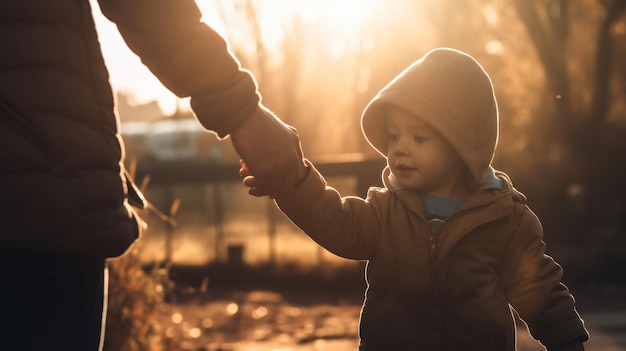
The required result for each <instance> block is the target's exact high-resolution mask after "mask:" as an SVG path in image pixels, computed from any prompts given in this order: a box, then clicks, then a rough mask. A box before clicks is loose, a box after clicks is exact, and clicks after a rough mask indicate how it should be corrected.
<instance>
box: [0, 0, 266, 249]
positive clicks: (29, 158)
mask: <svg viewBox="0 0 626 351" xmlns="http://www.w3.org/2000/svg"><path fill="white" fill-rule="evenodd" d="M99 4H100V8H101V10H102V11H103V13H104V14H105V15H106V16H107V17H108V19H109V20H111V21H113V22H114V23H115V24H116V25H117V27H118V29H119V30H120V33H121V34H122V36H123V37H124V39H125V41H126V43H127V44H128V46H129V47H130V48H131V49H132V50H133V51H134V52H135V53H136V54H137V55H138V56H139V57H140V58H141V59H142V62H143V63H144V64H146V65H147V66H148V68H149V69H150V70H151V71H152V72H153V73H154V74H155V75H156V76H157V77H158V78H159V79H160V80H161V82H162V83H163V84H164V85H165V86H166V87H167V88H169V89H170V90H171V91H173V92H174V93H175V94H177V95H178V96H180V97H189V96H190V97H191V105H192V108H193V110H194V112H195V113H196V115H197V117H198V119H199V120H200V122H201V123H202V124H203V125H204V126H205V127H207V128H208V129H210V130H213V131H215V132H216V133H218V134H219V135H220V136H221V137H224V136H226V135H227V134H228V133H229V132H230V131H231V130H232V129H233V128H234V127H235V126H236V125H237V124H239V123H240V122H241V121H243V119H244V118H246V117H247V116H249V115H251V114H252V112H253V111H255V109H258V108H259V100H260V97H259V95H258V94H257V87H256V83H255V82H254V80H253V78H252V76H251V75H250V74H248V72H246V71H244V70H241V69H240V67H239V63H238V62H237V61H236V60H235V58H234V57H233V56H232V55H231V54H230V53H229V51H228V48H227V44H226V42H225V41H224V40H223V39H222V38H221V37H220V36H219V35H218V34H217V33H216V32H214V31H213V30H212V29H210V28H209V27H208V26H207V25H205V24H204V23H202V22H200V18H201V16H202V14H201V12H200V11H199V9H198V8H197V6H196V3H195V2H194V1H193V0H176V1H153V0H132V1H128V0H100V1H99ZM1 7H2V11H0V34H1V35H0V47H1V48H2V55H0V201H1V203H2V206H1V210H0V247H2V248H12V249H16V248H17V249H26V250H33V251H46V252H54V253H63V254H71V255H80V256H87V257H91V258H104V257H113V256H117V255H120V254H122V253H123V252H125V250H126V249H127V248H128V247H129V245H130V244H131V243H132V242H133V241H134V240H135V239H136V238H137V234H138V230H137V223H136V221H135V220H134V218H133V216H132V213H131V209H130V207H129V205H128V200H127V197H128V196H127V194H128V192H127V191H128V188H127V179H125V177H124V172H123V164H122V161H123V157H124V151H123V146H122V142H121V138H120V135H119V121H118V118H117V116H116V114H115V112H114V111H115V110H114V98H113V94H112V91H111V87H110V85H109V80H108V78H109V77H108V72H107V69H106V67H105V64H104V60H103V58H102V55H101V52H100V46H99V43H98V37H97V33H96V29H95V25H94V22H93V19H92V14H91V11H92V10H91V8H90V4H89V1H88V0H59V1H48V0H7V1H3V2H2V5H1Z"/></svg>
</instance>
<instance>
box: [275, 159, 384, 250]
mask: <svg viewBox="0 0 626 351" xmlns="http://www.w3.org/2000/svg"><path fill="white" fill-rule="evenodd" d="M307 165H308V167H309V168H310V171H309V174H308V176H307V177H306V179H305V180H304V182H303V183H302V184H300V185H299V186H298V187H297V188H296V189H294V190H293V191H292V192H289V193H283V194H281V195H280V196H279V197H277V198H276V203H277V204H278V206H279V207H280V209H281V210H282V211H283V213H285V214H286V215H287V217H289V219H290V220H291V221H292V222H293V223H294V224H296V225H297V226H298V227H299V228H300V229H302V230H303V231H304V232H305V233H306V234H307V235H308V236H310V237H311V238H312V239H313V240H314V241H315V242H317V243H318V244H319V245H321V246H322V247H324V248H325V249H327V250H328V251H330V252H332V253H334V254H336V255H338V256H341V257H344V258H348V259H354V260H367V259H371V258H372V257H373V255H374V252H375V249H376V246H377V242H378V236H379V232H380V229H379V228H380V224H379V220H378V217H379V216H378V215H377V211H375V210H374V206H375V205H374V204H372V203H371V202H370V201H369V200H370V198H369V196H368V200H365V199H362V198H359V197H352V196H347V197H341V195H340V194H339V193H338V192H337V191H336V190H335V189H333V188H332V187H329V186H328V185H327V183H326V181H325V180H324V178H323V177H322V175H321V174H320V173H319V172H318V171H317V169H315V167H314V166H313V165H312V164H311V163H310V162H309V161H307ZM370 192H371V191H370Z"/></svg>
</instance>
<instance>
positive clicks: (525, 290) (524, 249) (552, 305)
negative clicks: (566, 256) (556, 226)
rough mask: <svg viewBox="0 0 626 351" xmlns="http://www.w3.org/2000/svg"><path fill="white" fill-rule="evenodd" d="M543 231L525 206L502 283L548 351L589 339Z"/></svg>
mask: <svg viewBox="0 0 626 351" xmlns="http://www.w3.org/2000/svg"><path fill="white" fill-rule="evenodd" d="M545 248H546V246H545V243H544V242H543V229H542V227H541V223H540V222H539V219H538V218H537V217H536V215H535V214H534V213H533V212H532V211H531V210H530V209H529V208H528V207H527V206H524V208H523V210H522V213H521V215H520V222H519V224H518V225H517V226H516V232H515V234H514V237H513V239H512V241H511V242H510V244H509V247H508V249H507V252H506V253H505V255H504V257H505V261H504V264H503V267H502V271H501V284H502V286H503V288H504V289H505V291H506V293H507V295H508V298H509V302H510V303H511V306H513V308H514V309H515V310H516V311H517V312H518V314H519V315H520V317H521V318H522V319H523V320H524V321H525V322H526V324H527V325H528V328H529V331H530V333H531V334H532V336H533V337H534V338H535V339H537V340H539V341H540V342H541V343H542V344H543V345H544V346H545V347H546V348H547V349H548V350H557V349H559V348H561V347H563V346H565V345H567V344H569V343H571V342H575V341H578V342H582V341H586V340H587V339H588V338H589V335H588V333H587V330H586V329H585V327H584V325H583V321H582V319H581V318H580V316H579V315H578V312H577V311H576V308H575V303H574V298H573V297H572V295H571V294H570V291H569V289H568V288H567V287H566V286H565V285H564V284H563V283H561V279H562V277H563V270H562V268H561V266H560V265H559V264H557V263H556V262H555V261H554V260H553V259H552V258H551V257H550V256H548V255H546V254H545Z"/></svg>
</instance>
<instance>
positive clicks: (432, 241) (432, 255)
mask: <svg viewBox="0 0 626 351" xmlns="http://www.w3.org/2000/svg"><path fill="white" fill-rule="evenodd" d="M436 247H437V242H436V240H435V233H431V234H430V263H435V249H436Z"/></svg>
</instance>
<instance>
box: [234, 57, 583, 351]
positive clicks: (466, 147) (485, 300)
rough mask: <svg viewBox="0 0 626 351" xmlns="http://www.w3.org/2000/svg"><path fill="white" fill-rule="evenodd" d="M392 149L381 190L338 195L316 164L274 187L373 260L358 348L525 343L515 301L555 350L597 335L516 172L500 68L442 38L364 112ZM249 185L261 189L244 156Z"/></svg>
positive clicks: (369, 129)
mask: <svg viewBox="0 0 626 351" xmlns="http://www.w3.org/2000/svg"><path fill="white" fill-rule="evenodd" d="M361 123H362V129H363V133H364V134H365V137H366V138H367V140H368V141H369V143H370V144H371V145H372V146H373V147H374V148H375V149H376V150H377V151H378V152H379V153H381V154H382V155H383V156H385V157H386V158H387V167H386V168H385V170H384V171H383V182H384V188H371V189H370V190H369V192H368V196H367V199H361V198H358V197H351V196H350V197H341V195H340V194H339V193H337V191H336V190H334V189H333V188H331V187H328V186H327V185H326V182H325V180H324V178H323V177H322V176H321V175H320V174H319V173H318V171H317V170H316V169H315V168H314V166H313V165H312V164H311V163H310V162H308V161H305V162H306V164H307V167H308V174H307V176H306V177H305V179H304V180H303V181H302V183H300V184H299V185H298V186H297V187H296V188H295V189H293V191H291V192H288V193H281V194H271V195H273V196H274V197H275V200H276V202H277V204H278V206H279V207H280V209H281V210H282V211H283V212H284V213H285V214H286V215H287V216H288V217H289V218H290V219H291V220H292V221H293V222H294V223H295V224H296V225H298V226H299V227H300V228H301V229H302V230H303V231H304V232H306V233H307V234H308V235H309V236H310V237H311V238H313V240H315V241H316V242H317V243H318V244H319V245H321V246H323V247H324V248H326V249H328V250H329V251H331V252H333V253H335V254H337V255H339V256H342V257H345V258H349V259H355V260H367V261H368V263H367V269H366V271H367V276H366V280H367V291H366V298H365V302H364V304H363V309H362V311H361V321H360V327H359V335H360V345H359V350H361V351H365V350H368V351H371V350H385V351H387V350H455V351H456V350H493V351H506V350H515V348H516V345H515V344H516V336H515V331H516V329H515V322H514V319H513V315H512V312H511V307H512V308H514V309H515V311H516V312H517V313H518V314H519V315H520V317H521V318H522V319H523V320H524V321H525V322H526V324H527V325H528V328H529V330H530V332H531V334H532V335H533V337H535V338H536V339H537V340H539V341H540V342H541V343H542V344H543V345H544V346H545V347H546V348H547V349H548V350H549V351H555V350H567V351H574V350H583V349H584V348H583V344H582V343H583V342H584V341H586V340H587V339H588V334H587V331H586V330H585V327H584V325H583V321H582V320H581V318H580V316H579V315H578V313H577V312H576V309H575V304H574V299H573V298H572V296H571V295H570V292H569V290H568V289H567V287H566V286H565V285H563V284H562V283H561V282H560V281H561V277H562V269H561V267H560V266H559V265H558V264H557V263H556V262H554V260H553V259H552V258H551V257H549V256H547V255H545V253H544V252H545V251H544V250H545V244H544V242H543V241H542V236H543V234H542V228H541V224H540V222H539V220H538V219H537V217H536V216H535V214H534V213H533V212H532V211H531V210H530V209H529V208H528V206H527V205H525V197H524V195H522V194H521V193H519V192H518V191H517V190H515V189H514V188H513V186H512V184H511V180H510V179H509V177H508V176H507V175H506V174H504V173H502V172H499V171H494V169H493V168H492V167H491V166H490V164H491V161H492V158H493V155H494V152H495V147H496V143H497V139H498V110H497V103H496V98H495V96H494V92H493V87H492V84H491V80H490V78H489V76H488V75H487V73H486V72H485V71H484V70H483V68H482V67H481V66H480V64H479V63H478V62H476V61H475V60H474V59H473V58H472V57H470V56H469V55H467V54H465V53H462V52H459V51H456V50H452V49H435V50H433V51H431V52H429V53H428V54H426V55H425V56H424V57H423V58H421V59H420V60H418V61H416V62H415V63H414V64H412V65H411V66H410V67H408V68H407V69H406V70H405V71H404V72H402V73H401V74H400V75H398V76H397V77H396V78H395V79H394V80H393V81H391V83H389V84H388V85H387V86H386V87H385V88H384V89H383V90H382V91H381V92H380V93H379V94H378V95H377V96H376V97H375V98H374V99H373V100H372V101H371V102H370V104H369V105H368V106H367V107H366V109H365V111H364V112H363V116H362V119H361ZM241 175H242V176H243V177H245V178H244V185H246V186H248V187H250V193H251V194H253V195H254V194H256V195H258V194H262V193H263V189H259V187H258V184H256V182H255V179H254V175H253V174H250V172H249V170H248V169H247V167H246V165H245V164H244V163H242V168H241Z"/></svg>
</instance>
